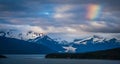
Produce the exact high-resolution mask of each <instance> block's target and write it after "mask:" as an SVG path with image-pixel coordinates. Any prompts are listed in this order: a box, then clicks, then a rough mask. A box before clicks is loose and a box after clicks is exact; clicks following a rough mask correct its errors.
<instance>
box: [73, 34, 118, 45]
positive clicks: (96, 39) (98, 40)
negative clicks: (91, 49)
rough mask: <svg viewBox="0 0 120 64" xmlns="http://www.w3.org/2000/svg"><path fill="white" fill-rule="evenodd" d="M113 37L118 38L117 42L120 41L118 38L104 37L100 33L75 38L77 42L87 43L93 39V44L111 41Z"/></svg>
mask: <svg viewBox="0 0 120 64" xmlns="http://www.w3.org/2000/svg"><path fill="white" fill-rule="evenodd" d="M111 39H116V42H120V40H118V39H117V38H104V37H101V36H98V35H93V36H90V37H87V38H84V39H79V40H77V41H76V40H74V43H75V44H85V45H87V41H89V40H91V41H92V42H91V43H93V44H95V43H105V42H106V41H110V40H111Z"/></svg>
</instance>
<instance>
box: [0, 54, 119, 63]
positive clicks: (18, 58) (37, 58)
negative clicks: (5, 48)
mask: <svg viewBox="0 0 120 64" xmlns="http://www.w3.org/2000/svg"><path fill="white" fill-rule="evenodd" d="M6 56H7V57H8V58H6V59H0V64H120V61H119V60H87V59H86V60H83V59H45V58H44V57H45V55H6Z"/></svg>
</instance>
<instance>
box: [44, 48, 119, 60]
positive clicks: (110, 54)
mask: <svg viewBox="0 0 120 64" xmlns="http://www.w3.org/2000/svg"><path fill="white" fill-rule="evenodd" d="M45 58H65V59H66V58H67V59H111V60H120V48H115V49H109V50H102V51H95V52H87V53H51V54H48V55H46V56H45Z"/></svg>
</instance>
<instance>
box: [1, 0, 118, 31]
mask: <svg viewBox="0 0 120 64" xmlns="http://www.w3.org/2000/svg"><path fill="white" fill-rule="evenodd" d="M119 2H120V1H119V0H64V1H61V0H0V24H13V25H26V24H27V25H32V26H38V27H42V28H43V29H46V30H47V28H48V27H51V26H52V28H51V29H55V28H59V29H62V28H64V27H69V28H74V29H75V30H76V29H77V30H78V31H81V30H83V31H85V32H94V33H95V32H100V33H120V30H119V27H120V25H119V24H120V22H119V21H120V19H119V18H120V12H119V11H120V7H119V5H120V4H119ZM94 3H95V4H98V5H100V6H101V7H102V8H101V9H102V11H101V16H99V17H98V18H97V19H95V20H86V18H85V16H86V12H87V11H86V6H87V5H88V4H94ZM56 8H58V9H59V10H57V9H56ZM101 21H103V22H105V23H106V24H105V27H101V26H100V25H99V22H101ZM92 22H97V23H98V24H97V25H94V26H93V25H91V24H90V23H92ZM79 25H85V26H87V28H84V27H82V28H80V27H79ZM98 25H99V26H98ZM101 25H103V24H101ZM51 31H52V30H51ZM75 33H76V32H75Z"/></svg>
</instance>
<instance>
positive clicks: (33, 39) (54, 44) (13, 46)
mask: <svg viewBox="0 0 120 64" xmlns="http://www.w3.org/2000/svg"><path fill="white" fill-rule="evenodd" d="M27 37H29V38H27ZM119 47H120V40H118V39H117V38H111V39H107V38H103V37H101V36H98V35H93V36H90V37H87V38H84V39H75V40H74V41H73V42H67V41H62V42H59V41H56V40H54V39H52V38H51V37H49V36H48V35H45V34H43V33H36V32H33V31H28V32H26V33H17V34H14V32H10V31H8V32H4V31H1V32H0V54H10V53H11V54H33V53H35V54H47V53H64V52H67V53H83V52H90V51H98V50H106V49H112V48H119Z"/></svg>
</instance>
